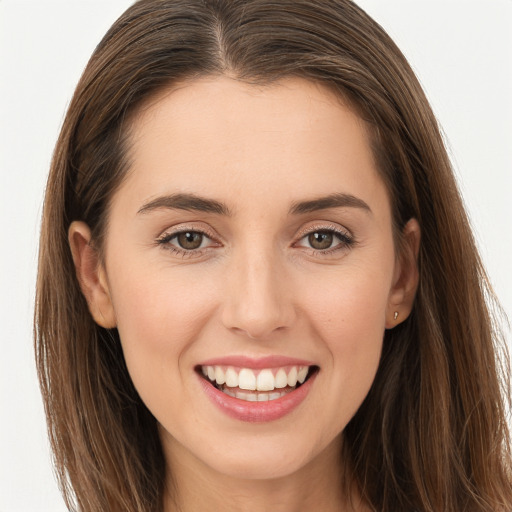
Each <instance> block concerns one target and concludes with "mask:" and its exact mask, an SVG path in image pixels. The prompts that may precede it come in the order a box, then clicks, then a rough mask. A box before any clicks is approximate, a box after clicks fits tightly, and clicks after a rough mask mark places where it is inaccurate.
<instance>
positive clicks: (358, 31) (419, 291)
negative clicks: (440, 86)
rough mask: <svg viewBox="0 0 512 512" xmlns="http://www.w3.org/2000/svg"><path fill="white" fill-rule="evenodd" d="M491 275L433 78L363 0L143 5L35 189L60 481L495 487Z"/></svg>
mask: <svg viewBox="0 0 512 512" xmlns="http://www.w3.org/2000/svg"><path fill="white" fill-rule="evenodd" d="M485 297H490V298H491V300H490V303H491V304H492V303H493V301H494V299H493V295H492V291H491V290H490V289H489V287H488V285H487V281H486V276H485V272H484V270H483V268H482V266H481V263H480V260H479V257H478V254H477V251H476V249H475V245H474V242H473V238H472V235H471V231H470V229H469V225H468V221H467V218H466V215H465V212H464V209H463V207H462V203H461V200H460V197H459V194H458V192H457V189H456V185H455V182H454V179H453V174H452V171H451V168H450V164H449V161H448V158H447V155H446V151H445V149H444V147H443V143H442V139H441V136H440V134H439V130H438V127H437V124H436V121H435V118H434V116H433V114H432V112H431V109H430V107H429V105H428V102H427V101H426V99H425V96H424V94H423V92H422V90H421V88H420V86H419V84H418V82H417V80H416V78H415V77H414V74H413V73H412V71H411V69H410V67H409V66H408V64H407V62H406V61H405V59H404V57H403V56H402V55H401V53H400V52H399V50H398V49H397V48H396V46H395V45H394V44H393V42H392V41H391V40H390V39H389V37H388V36H387V35H386V34H385V33H384V32H383V31H382V29H381V28H380V27H379V26H378V25H376V24H375V22H373V21H372V20H371V19H369V18H368V17H367V16H366V15H365V14H364V12H362V11H361V10H360V9H359V8H358V7H357V6H356V5H354V4H353V3H352V2H348V1H339V0H338V1H329V2H324V1H321V2H320V1H299V2H297V1H293V2H292V1H289V2H288V1H284V2H279V3H275V4H274V3H271V2H264V1H235V2H233V1H231V2H222V1H208V2H204V1H201V2H200V1H191V0H190V1H186V2H174V1H156V0H153V1H146V0H143V1H140V2H137V3H136V4H135V5H134V6H133V7H131V8H130V9H129V10H128V11H127V12H126V13H125V14H124V15H123V16H122V17H121V18H120V19H119V20H118V21H117V22H116V24H115V25H114V26H113V27H112V29H111V30H110V31H109V32H108V33H107V35H106V36H105V38H104V39H103V41H102V42H101V43H100V45H99V46H98V48H97V49H96V51H95V53H94V55H93V57H92V58H91V61H90V62H89V64H88V66H87V68H86V70H85V72H84V75H83V77H82V79H81V81H80V83H79V85H78V87H77V91H76V93H75V96H74V98H73V101H72V103H71V105H70V108H69V111H68V114H67V117H66V120H65V123H64V126H63V129H62V133H61V136H60V138H59V141H58V144H57V148H56V152H55V156H54V161H53V164H52V169H51V173H50V179H49V183H48V189H47V195H46V201H45V209H44V216H43V228H42V238H41V254H40V267H39V281H38V297H37V312H36V326H37V340H36V344H37V354H38V363H39V372H40V379H41V384H42V388H43V394H44V397H45V403H46V410H47V416H48V421H49V425H50V434H51V441H52V444H53V449H54V452H55V455H56V461H57V467H58V470H59V474H60V477H61V482H62V486H63V490H64V494H65V497H66V499H67V503H68V506H70V507H71V506H72V504H73V502H75V501H76V507H77V509H78V510H139V511H142V510H164V511H166V512H167V511H174V510H183V511H187V510H198V509H204V508H206V507H207V506H208V507H209V508H212V509H214V510H218V509H222V510H268V509H272V510H323V511H330V510H376V511H398V510H404V511H412V510H422V511H423V510H425V511H436V512H437V511H441V510H443V511H444V510H446V511H448V510H450V511H451V510H468V511H469V510H471V511H472V510H479V511H491V510H493V511H495V510H509V509H510V507H511V506H512V491H511V475H510V470H511V464H510V463H511V459H510V442H509V433H508V428H507V424H506V420H505V405H506V404H505V393H503V395H502V394H501V393H500V391H501V386H500V379H499V377H500V372H501V373H502V374H503V375H508V374H507V373H506V365H505V364H504V359H505V358H504V357H503V358H502V359H501V360H500V358H499V355H500V345H499V343H500V336H499V332H497V331H496V329H495V324H494V321H493V317H492V313H491V312H490V311H489V310H488V309H487V306H486V302H485ZM500 361H501V362H500ZM475 376H478V378H475ZM506 389H508V388H506V385H503V391H506Z"/></svg>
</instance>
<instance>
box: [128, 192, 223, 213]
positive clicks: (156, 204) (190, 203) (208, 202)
mask: <svg viewBox="0 0 512 512" xmlns="http://www.w3.org/2000/svg"><path fill="white" fill-rule="evenodd" d="M160 208H167V209H172V210H187V211H195V212H205V213H216V214H218V215H226V216H230V215H231V211H230V210H229V208H228V207H227V206H226V205H225V204H224V203H221V202H220V201H216V200H215V199H207V198H204V197H199V196H196V195H195V194H183V193H180V194H171V195H168V196H161V197H157V198H156V199H153V200H152V201H149V202H148V203H145V204H144V205H143V206H142V207H141V208H140V209H139V211H138V212H137V213H138V214H139V213H148V212H150V211H152V210H157V209H160Z"/></svg>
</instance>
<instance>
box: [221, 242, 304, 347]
mask: <svg viewBox="0 0 512 512" xmlns="http://www.w3.org/2000/svg"><path fill="white" fill-rule="evenodd" d="M235 252H236V255H234V256H233V261H232V266H231V268H230V271H229V276H228V277H227V282H228V290H227V297H226V301H225V307H224V311H223V321H224V324H225V326H226V327H228V328H229V329H233V330H236V331H243V332H245V334H246V335H247V336H249V337H250V338H253V339H256V338H263V337H266V336H268V335H270V334H271V333H272V332H274V331H275V330H278V329H283V328H285V327H289V326H290V324H291V322H292V321H293V316H294V313H293V304H292V302H291V300H290V297H291V294H290V290H289V287H287V286H286V283H285V281H286V277H285V271H284V268H283V264H282V261H281V258H280V255H279V252H278V251H276V250H275V248H274V247H272V244H271V243H269V242H268V240H267V243H266V244H264V245H261V244H247V245H246V246H245V248H244V249H240V250H239V251H235Z"/></svg>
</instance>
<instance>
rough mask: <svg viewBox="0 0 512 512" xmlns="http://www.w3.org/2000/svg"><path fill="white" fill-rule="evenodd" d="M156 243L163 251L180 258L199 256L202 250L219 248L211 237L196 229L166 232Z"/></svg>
mask: <svg viewBox="0 0 512 512" xmlns="http://www.w3.org/2000/svg"><path fill="white" fill-rule="evenodd" d="M156 242H157V244H158V245H160V246H162V247H163V248H164V249H167V250H170V251H172V252H174V253H176V254H179V255H182V256H191V255H199V254H200V253H202V252H203V249H205V250H206V249H209V248H210V247H216V246H219V244H218V243H217V242H215V241H214V240H213V239H212V237H210V236H208V235H207V234H206V233H204V232H203V231H199V230H197V229H196V230H193V229H182V230H181V231H173V232H166V233H164V234H163V235H161V236H160V237H159V238H158V239H157V240H156Z"/></svg>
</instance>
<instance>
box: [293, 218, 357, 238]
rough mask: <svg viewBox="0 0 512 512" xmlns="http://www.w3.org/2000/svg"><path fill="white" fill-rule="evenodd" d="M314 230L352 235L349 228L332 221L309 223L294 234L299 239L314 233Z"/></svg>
mask: <svg viewBox="0 0 512 512" xmlns="http://www.w3.org/2000/svg"><path fill="white" fill-rule="evenodd" d="M315 231H333V232H334V233H341V234H344V235H346V236H350V237H352V236H353V235H352V232H351V231H350V230H349V229H347V228H345V227H342V226H340V225H339V224H335V223H332V222H325V223H323V222H319V223H317V224H313V225H310V226H308V227H306V228H301V229H300V230H299V231H298V232H297V234H296V235H295V236H296V237H297V238H299V239H300V238H303V237H304V236H306V235H309V234H311V233H314V232H315Z"/></svg>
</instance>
